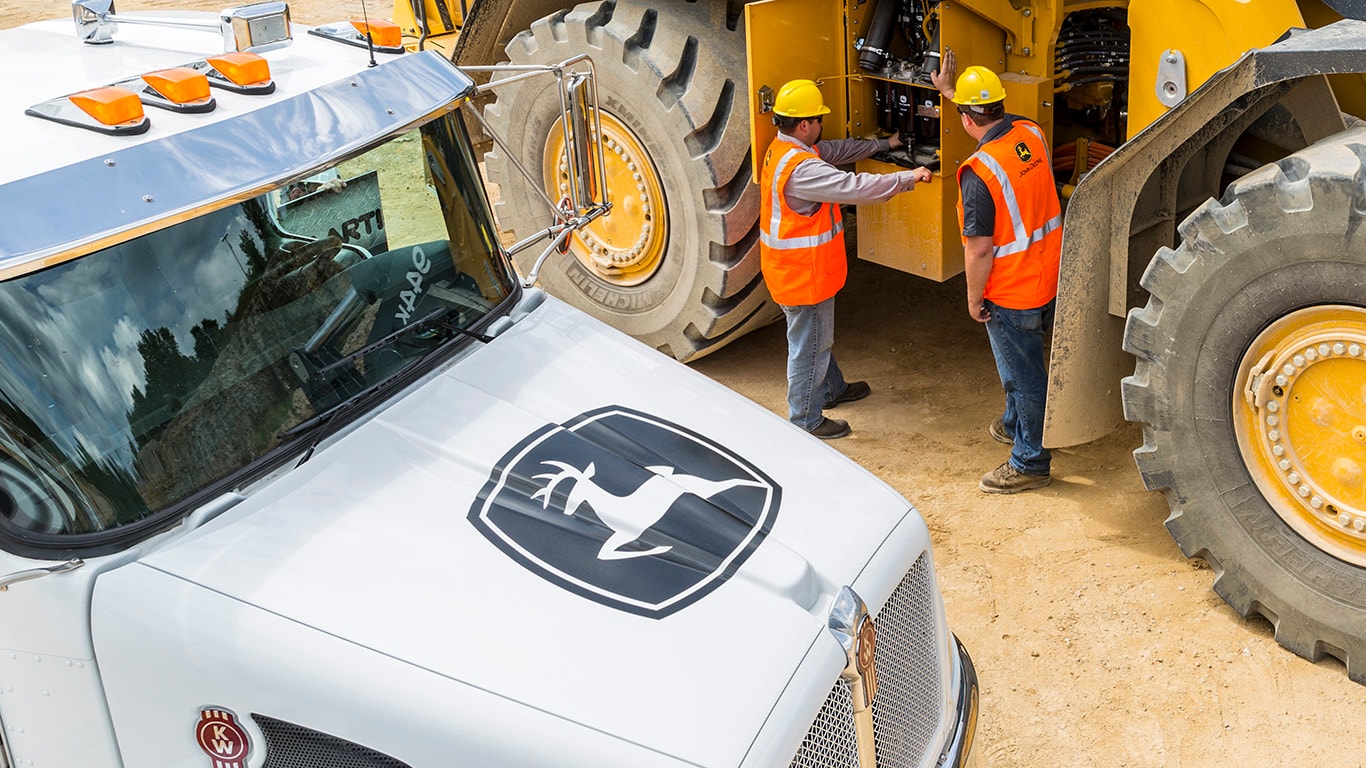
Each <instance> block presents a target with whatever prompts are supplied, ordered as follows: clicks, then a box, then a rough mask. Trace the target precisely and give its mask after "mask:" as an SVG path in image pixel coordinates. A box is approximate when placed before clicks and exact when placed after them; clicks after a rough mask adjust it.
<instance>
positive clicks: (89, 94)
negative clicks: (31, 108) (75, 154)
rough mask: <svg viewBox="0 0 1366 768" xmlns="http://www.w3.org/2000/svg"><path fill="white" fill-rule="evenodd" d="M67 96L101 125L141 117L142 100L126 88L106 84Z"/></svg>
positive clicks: (131, 120) (119, 123) (114, 123)
mask: <svg viewBox="0 0 1366 768" xmlns="http://www.w3.org/2000/svg"><path fill="white" fill-rule="evenodd" d="M67 98H68V99H70V100H71V103H72V104H75V105H76V106H78V107H80V108H81V110H82V111H83V112H85V113H86V114H87V115H90V116H91V117H93V118H95V119H96V120H98V121H100V123H102V124H103V125H121V124H123V123H131V122H136V121H138V120H141V119H142V118H143V113H142V102H141V101H140V100H139V99H138V95H137V94H136V93H133V92H132V91H130V90H128V89H127V88H116V87H114V86H112V85H108V86H105V87H103V88H92V89H91V90H88V91H81V92H80V93H73V94H71V95H70V96H68V97H67Z"/></svg>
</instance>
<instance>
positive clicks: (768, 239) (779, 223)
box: [759, 146, 844, 251]
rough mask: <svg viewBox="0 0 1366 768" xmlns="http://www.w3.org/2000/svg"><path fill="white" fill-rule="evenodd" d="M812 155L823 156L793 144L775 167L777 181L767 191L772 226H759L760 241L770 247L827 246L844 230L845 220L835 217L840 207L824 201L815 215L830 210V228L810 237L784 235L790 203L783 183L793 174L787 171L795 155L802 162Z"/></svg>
mask: <svg viewBox="0 0 1366 768" xmlns="http://www.w3.org/2000/svg"><path fill="white" fill-rule="evenodd" d="M798 155H805V156H806V157H798ZM808 157H819V155H813V154H811V153H810V152H806V151H805V150H803V149H802V148H801V147H795V146H794V147H791V148H789V149H788V150H787V151H786V152H784V153H783V156H782V159H780V160H779V161H778V164H777V166H776V167H774V169H773V182H772V184H770V185H769V189H768V190H766V193H767V195H768V198H769V199H768V201H767V202H768V206H767V207H768V208H769V209H770V210H771V211H772V212H771V213H770V214H769V217H768V218H769V221H768V226H767V227H760V228H759V242H761V243H763V244H764V245H766V246H768V247H769V248H774V249H776V250H780V251H787V250H793V249H796V248H815V247H816V246H818V245H824V244H826V243H828V242H830V241H831V240H834V239H835V238H836V237H839V236H840V235H841V234H842V233H843V232H844V221H843V219H842V218H840V217H837V216H835V211H836V210H837V208H836V206H834V205H832V204H830V203H823V204H821V207H820V208H819V209H817V211H816V212H815V213H814V214H812V215H813V216H819V215H820V214H821V213H822V212H824V211H828V214H827V216H828V219H829V227H827V228H826V229H825V231H823V232H819V233H817V234H815V235H809V236H806V237H783V236H782V235H781V234H780V233H781V232H782V227H783V208H784V207H785V206H786V203H785V201H784V200H783V186H785V185H786V184H787V177H788V176H789V174H787V173H784V171H786V170H787V166H788V165H789V164H790V163H792V160H793V158H797V160H798V162H800V161H801V160H805V159H807V158H808ZM793 169H794V170H795V169H796V166H795V165H794V166H793Z"/></svg>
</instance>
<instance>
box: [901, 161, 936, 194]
mask: <svg viewBox="0 0 1366 768" xmlns="http://www.w3.org/2000/svg"><path fill="white" fill-rule="evenodd" d="M897 175H898V176H899V177H900V179H901V187H900V189H899V191H901V192H906V191H909V190H911V189H913V188H914V187H915V185H916V184H925V183H928V182H929V181H930V179H933V178H934V174H933V173H930V169H929V168H926V167H925V166H923V165H922V166H920V167H919V168H912V169H911V170H909V171H901V172H899V173H898V174H897Z"/></svg>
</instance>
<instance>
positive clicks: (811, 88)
mask: <svg viewBox="0 0 1366 768" xmlns="http://www.w3.org/2000/svg"><path fill="white" fill-rule="evenodd" d="M773 114H775V115H779V116H781V117H815V116H817V115H828V114H830V108H829V107H827V106H825V100H824V99H822V98H821V89H820V88H817V87H816V83H815V82H814V81H812V80H789V81H787V82H786V83H784V84H783V87H782V88H779V89H778V98H776V99H774V100H773Z"/></svg>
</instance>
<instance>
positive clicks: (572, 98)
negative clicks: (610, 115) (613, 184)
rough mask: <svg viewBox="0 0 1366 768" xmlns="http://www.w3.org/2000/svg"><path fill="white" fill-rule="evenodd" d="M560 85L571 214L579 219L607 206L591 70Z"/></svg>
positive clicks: (595, 92) (576, 74) (575, 74)
mask: <svg viewBox="0 0 1366 768" xmlns="http://www.w3.org/2000/svg"><path fill="white" fill-rule="evenodd" d="M562 82H563V83H564V92H563V94H562V100H563V103H564V106H565V115H564V123H563V124H564V146H565V153H566V154H567V155H568V157H567V158H566V160H567V161H568V166H569V192H570V204H571V205H572V206H573V208H574V213H575V214H576V215H579V216H582V215H584V214H585V213H587V212H588V211H589V210H591V209H593V208H600V207H602V206H603V205H605V204H606V202H607V197H606V194H607V190H606V187H605V186H604V184H603V157H602V141H601V140H600V137H601V135H602V123H601V121H600V120H599V119H598V106H597V102H598V94H597V83H596V82H595V81H594V79H593V72H592V70H591V69H590V70H589V71H587V72H574V73H573V74H571V75H570V76H569V77H567V78H565V79H564V80H563V81H562ZM599 198H601V199H599Z"/></svg>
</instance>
